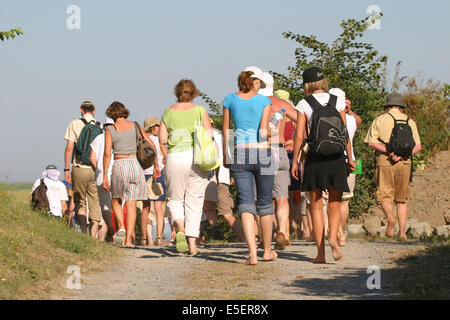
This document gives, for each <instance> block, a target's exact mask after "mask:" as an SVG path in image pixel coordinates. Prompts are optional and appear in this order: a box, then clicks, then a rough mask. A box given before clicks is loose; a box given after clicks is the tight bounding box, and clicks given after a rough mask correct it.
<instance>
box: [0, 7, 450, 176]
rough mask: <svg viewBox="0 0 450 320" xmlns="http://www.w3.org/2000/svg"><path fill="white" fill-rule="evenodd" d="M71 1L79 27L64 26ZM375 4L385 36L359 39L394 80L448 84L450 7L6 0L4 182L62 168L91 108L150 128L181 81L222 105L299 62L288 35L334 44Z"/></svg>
mask: <svg viewBox="0 0 450 320" xmlns="http://www.w3.org/2000/svg"><path fill="white" fill-rule="evenodd" d="M318 4H320V5H318ZM71 5H76V6H78V7H79V9H80V26H79V27H80V28H79V29H77V28H75V29H73V28H72V29H70V28H68V26H67V21H68V20H69V22H72V26H73V22H74V21H76V20H74V19H73V18H74V17H73V12H69V13H67V9H68V7H70V6H71ZM373 5H375V6H377V7H378V8H380V9H381V11H382V12H383V17H382V19H381V22H380V28H376V29H374V30H369V31H367V32H366V34H365V36H364V37H363V38H362V40H363V41H364V42H368V43H372V44H373V46H374V47H375V48H376V49H377V50H378V51H379V52H380V53H381V54H383V55H387V56H388V57H389V63H388V72H389V74H388V75H389V77H390V78H393V73H394V68H395V64H396V63H397V62H398V61H402V65H401V71H400V75H401V76H417V75H420V76H421V77H422V78H423V79H425V80H426V79H428V78H432V79H435V80H438V81H441V82H447V83H450V58H449V57H450V41H449V40H450V39H449V37H450V36H449V35H450V33H449V30H450V19H448V15H449V13H450V2H449V1H447V0H430V1H404V0H397V1H381V0H370V1H365V0H346V1H331V0H322V1H320V2H313V1H300V0H280V1H266V0H259V1H254V0H241V1H237V0H228V1H218V0H191V1H181V0H170V1H153V0H145V1H138V0H129V1H124V0H115V1H112V0H109V1H107V0H89V1H88V0H84V1H76V0H71V1H66V0H40V1H32V0H27V1H25V0H14V1H13V0H0V30H2V31H6V30H9V29H12V28H16V27H21V28H22V30H23V31H24V35H22V36H19V37H17V38H16V39H14V40H7V41H4V42H0V119H1V123H2V125H1V126H0V146H1V150H2V151H1V152H0V181H7V182H31V181H34V180H35V179H37V178H39V177H40V176H41V173H42V171H43V170H44V168H45V167H46V166H47V165H48V164H55V165H57V167H58V169H60V171H62V169H63V166H64V148H65V144H66V141H65V140H64V133H65V130H66V128H67V125H68V124H69V122H70V121H71V120H73V119H76V118H79V117H80V112H79V106H80V104H81V102H82V101H84V100H92V101H93V102H94V104H95V106H96V110H97V111H96V117H97V119H98V120H100V121H102V122H104V119H105V110H106V108H107V107H108V105H109V104H110V103H111V102H113V101H115V100H117V101H121V102H122V103H124V104H125V106H126V107H127V108H128V109H129V110H130V119H131V120H136V121H139V122H141V123H142V122H143V120H144V119H145V118H146V117H147V116H150V115H153V116H157V117H161V115H162V113H163V111H164V110H165V109H166V108H167V107H169V106H170V105H172V104H173V103H174V102H175V96H174V95H173V88H174V86H175V84H176V83H177V82H178V81H179V80H180V79H192V80H193V81H194V82H195V84H196V85H197V87H198V88H199V89H200V90H201V91H202V92H205V93H207V94H208V95H209V96H210V97H212V98H213V99H215V100H216V101H218V102H221V101H222V100H223V98H224V97H225V96H226V95H227V94H228V93H231V92H236V91H237V81H236V80H237V76H238V75H239V73H240V72H241V71H242V70H243V69H244V68H245V67H247V66H250V65H256V66H259V67H260V68H261V69H263V70H264V71H269V70H272V71H276V72H281V73H285V72H286V71H287V67H288V66H289V65H293V64H294V62H295V59H294V50H295V48H296V45H295V42H294V41H292V40H286V39H284V38H283V37H282V32H286V31H292V32H295V33H298V34H303V35H315V36H317V38H318V39H319V40H320V41H323V42H326V43H331V42H332V41H333V40H334V39H335V38H336V37H337V36H338V35H339V34H340V32H341V28H340V26H339V25H340V23H341V22H342V21H343V20H345V19H349V18H354V19H357V20H361V19H363V18H365V17H367V16H368V15H369V14H368V13H367V9H368V7H369V6H373ZM69 25H70V24H69ZM195 102H196V103H198V104H203V105H205V103H204V102H203V101H202V100H201V99H197V100H196V101H195Z"/></svg>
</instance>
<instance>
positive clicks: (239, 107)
mask: <svg viewBox="0 0 450 320" xmlns="http://www.w3.org/2000/svg"><path fill="white" fill-rule="evenodd" d="M270 104H272V102H271V101H270V99H269V98H268V97H266V96H263V95H261V94H257V95H255V96H253V97H251V98H250V99H242V98H240V97H239V96H238V95H237V94H236V93H231V94H229V95H227V96H226V97H225V99H224V100H223V106H224V107H225V108H226V109H228V110H230V112H231V115H232V116H233V120H234V124H235V127H236V129H235V144H236V145H238V144H241V143H254V142H261V141H259V128H260V124H261V117H262V114H263V111H264V108H265V107H267V106H268V105H270Z"/></svg>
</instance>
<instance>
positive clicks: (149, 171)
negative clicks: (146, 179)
mask: <svg viewBox="0 0 450 320" xmlns="http://www.w3.org/2000/svg"><path fill="white" fill-rule="evenodd" d="M148 137H149V138H150V139H151V140H152V141H153V143H154V144H155V147H156V156H157V157H158V165H159V170H160V171H162V170H163V169H164V163H163V158H164V156H163V153H162V151H161V147H160V146H159V138H158V136H154V135H152V134H149V135H148ZM144 174H145V175H152V174H153V166H151V167H150V168H148V169H146V170H144Z"/></svg>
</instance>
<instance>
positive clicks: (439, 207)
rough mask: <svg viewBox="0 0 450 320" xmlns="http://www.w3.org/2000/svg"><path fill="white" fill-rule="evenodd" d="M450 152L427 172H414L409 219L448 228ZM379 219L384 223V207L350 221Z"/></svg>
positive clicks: (432, 162)
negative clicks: (373, 217)
mask: <svg viewBox="0 0 450 320" xmlns="http://www.w3.org/2000/svg"><path fill="white" fill-rule="evenodd" d="M449 181H450V151H442V152H439V153H438V154H436V156H435V157H434V158H433V159H432V160H431V161H430V163H429V164H428V165H427V168H426V169H425V170H417V171H415V172H414V179H413V183H412V188H411V197H410V199H409V200H408V218H416V219H417V220H419V221H425V222H428V223H430V224H431V226H432V227H436V226H442V225H445V220H444V215H445V214H448V213H449V212H450V188H449V185H448V183H449ZM373 215H377V216H379V217H381V218H382V219H383V220H385V218H384V214H383V211H382V210H381V208H380V207H375V208H372V209H371V210H370V212H369V213H366V214H363V215H362V216H361V217H360V218H358V219H356V220H354V221H350V222H351V223H362V222H363V221H364V219H366V218H367V217H371V216H373Z"/></svg>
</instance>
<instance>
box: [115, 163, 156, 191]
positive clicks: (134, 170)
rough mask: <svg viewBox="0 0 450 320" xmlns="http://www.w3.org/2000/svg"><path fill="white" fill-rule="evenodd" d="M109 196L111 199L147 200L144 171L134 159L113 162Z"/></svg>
mask: <svg viewBox="0 0 450 320" xmlns="http://www.w3.org/2000/svg"><path fill="white" fill-rule="evenodd" d="M111 194H112V198H113V199H122V200H147V198H148V196H147V183H146V182H145V176H144V170H142V167H141V165H140V164H139V162H138V161H137V159H136V158H131V159H119V160H114V164H113V168H112V176H111Z"/></svg>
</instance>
